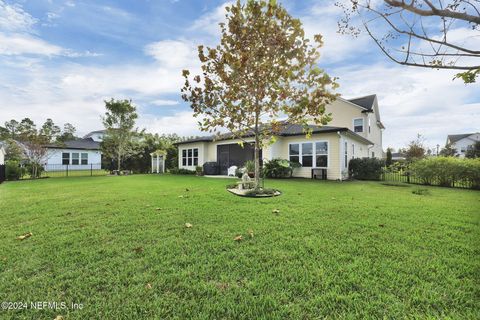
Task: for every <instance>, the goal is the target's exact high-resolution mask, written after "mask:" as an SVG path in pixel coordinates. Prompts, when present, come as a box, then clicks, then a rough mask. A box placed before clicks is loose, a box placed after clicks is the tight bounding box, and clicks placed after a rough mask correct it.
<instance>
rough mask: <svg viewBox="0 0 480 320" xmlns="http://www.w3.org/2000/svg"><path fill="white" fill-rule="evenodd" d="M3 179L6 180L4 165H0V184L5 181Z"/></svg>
mask: <svg viewBox="0 0 480 320" xmlns="http://www.w3.org/2000/svg"><path fill="white" fill-rule="evenodd" d="M5 179H6V173H5V165H4V164H1V165H0V183H2V182H3V181H5Z"/></svg>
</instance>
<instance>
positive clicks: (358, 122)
mask: <svg viewBox="0 0 480 320" xmlns="http://www.w3.org/2000/svg"><path fill="white" fill-rule="evenodd" d="M353 131H355V132H363V119H362V118H358V119H353Z"/></svg>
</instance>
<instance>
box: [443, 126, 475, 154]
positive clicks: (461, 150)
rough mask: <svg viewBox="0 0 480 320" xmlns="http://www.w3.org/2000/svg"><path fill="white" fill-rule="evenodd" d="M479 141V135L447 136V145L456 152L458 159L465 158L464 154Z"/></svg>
mask: <svg viewBox="0 0 480 320" xmlns="http://www.w3.org/2000/svg"><path fill="white" fill-rule="evenodd" d="M477 141H480V133H479V132H477V133H464V134H450V135H448V136H447V145H448V144H450V145H451V146H452V148H454V149H455V150H457V155H458V156H459V157H460V158H464V157H465V153H466V152H467V150H468V149H469V148H472V147H473V144H474V143H475V142H477Z"/></svg>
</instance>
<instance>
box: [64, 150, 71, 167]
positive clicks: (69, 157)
mask: <svg viewBox="0 0 480 320" xmlns="http://www.w3.org/2000/svg"><path fill="white" fill-rule="evenodd" d="M65 154H68V158H64V157H63V155H65ZM70 159H71V156H70V152H62V165H63V166H68V165H70ZM64 160H68V161H67V162H68V163H63V161H64Z"/></svg>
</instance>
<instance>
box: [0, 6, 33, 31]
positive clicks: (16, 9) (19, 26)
mask: <svg viewBox="0 0 480 320" xmlns="http://www.w3.org/2000/svg"><path fill="white" fill-rule="evenodd" d="M36 22H37V19H35V18H33V17H32V16H31V15H30V14H28V13H27V12H25V11H24V10H23V9H22V8H21V7H20V6H19V5H8V4H7V3H5V1H3V0H0V30H3V31H9V32H30V31H31V28H32V26H33V25H34V24H35V23H36Z"/></svg>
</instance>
